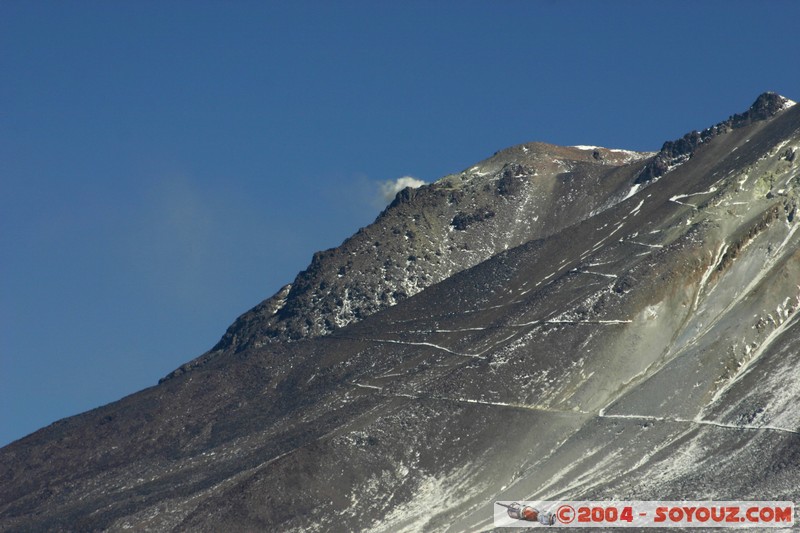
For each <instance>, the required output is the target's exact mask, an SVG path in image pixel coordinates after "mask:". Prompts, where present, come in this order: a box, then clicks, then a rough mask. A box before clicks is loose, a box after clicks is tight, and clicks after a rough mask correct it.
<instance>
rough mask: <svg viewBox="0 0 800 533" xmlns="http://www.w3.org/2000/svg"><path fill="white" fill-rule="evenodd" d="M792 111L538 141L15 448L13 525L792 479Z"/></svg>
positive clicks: (722, 489) (283, 513)
mask: <svg viewBox="0 0 800 533" xmlns="http://www.w3.org/2000/svg"><path fill="white" fill-rule="evenodd" d="M798 150H800V106H795V105H793V102H791V101H789V100H787V99H786V98H784V97H781V96H779V95H776V94H773V93H765V94H763V95H761V96H759V97H758V99H757V100H756V102H755V103H754V104H753V105H752V106H751V107H750V108H749V109H748V110H747V111H746V112H744V113H741V114H736V115H733V116H731V117H730V118H729V119H728V120H726V121H724V122H721V123H719V124H717V125H715V126H712V127H710V128H708V129H706V130H704V131H702V132H692V133H689V134H687V135H686V136H684V137H682V138H681V139H678V140H675V141H670V142H667V143H665V144H664V145H663V147H662V148H661V150H660V151H659V152H657V153H636V152H629V151H624V150H608V149H605V148H598V147H557V146H552V145H547V144H542V143H531V144H524V145H519V146H516V147H513V148H509V149H507V150H503V151H501V152H498V153H496V154H495V155H494V156H492V157H491V158H489V159H487V160H485V161H483V162H480V163H478V164H476V165H475V166H473V167H470V168H469V169H466V170H464V171H463V172H460V173H456V174H452V175H449V176H445V177H444V178H442V179H440V180H439V181H437V182H435V183H433V184H431V185H427V186H424V187H421V188H419V189H405V190H403V191H401V192H400V193H398V196H397V198H396V199H395V200H394V202H393V203H392V204H391V205H390V206H389V207H388V208H387V209H386V210H385V211H384V212H383V213H381V215H380V216H379V217H378V218H377V220H376V221H375V222H374V223H373V224H372V225H371V226H369V227H366V228H363V229H362V230H360V231H359V232H358V233H356V234H355V235H354V236H352V237H351V238H350V239H348V240H347V241H345V242H344V243H343V244H342V245H341V246H340V247H338V248H335V249H332V250H327V251H325V252H321V253H318V254H316V255H315V256H314V259H313V261H312V263H311V265H310V266H309V267H308V269H306V270H305V271H304V272H301V273H300V274H299V275H298V276H297V278H296V279H295V280H294V281H293V283H292V284H291V285H289V286H287V287H285V288H284V289H282V290H281V291H280V292H279V293H278V294H276V295H275V296H273V297H271V298H269V299H267V300H265V301H264V302H262V303H261V304H259V305H258V306H256V307H255V308H254V309H252V310H250V311H248V312H247V313H245V314H244V315H242V316H241V317H239V318H238V319H237V320H236V321H235V322H234V324H233V325H232V326H231V327H230V328H229V329H228V331H227V332H226V333H225V335H224V336H223V338H222V339H221V341H220V342H219V343H218V344H217V345H216V346H215V347H214V348H212V349H211V350H210V351H209V352H207V353H206V354H203V355H202V356H200V357H199V358H197V359H195V360H194V361H191V362H189V363H187V364H186V365H183V366H182V367H181V368H179V369H177V370H176V371H175V372H173V373H171V374H170V375H169V376H167V377H165V378H164V379H163V380H162V381H161V382H160V383H159V384H158V385H157V386H154V387H152V388H149V389H146V390H144V391H141V392H139V393H136V394H134V395H131V396H128V397H126V398H123V399H121V400H119V401H118V402H114V403H112V404H109V405H106V406H103V407H100V408H98V409H95V410H93V411H89V412H87V413H84V414H81V415H78V416H75V417H71V418H68V419H65V420H61V421H59V422H56V423H55V424H53V425H51V426H49V427H46V428H43V429H41V430H39V431H37V432H36V433H33V434H32V435H29V436H27V437H25V438H23V439H21V440H19V441H16V442H14V443H12V444H10V445H8V446H6V447H4V448H3V449H2V450H0V530H3V531H18V530H25V531H51V530H52V531H61V530H79V531H93V530H101V529H102V530H110V531H121V530H128V529H132V530H135V531H147V530H152V531H168V530H180V531H184V530H192V531H193V530H203V531H222V530H224V531H253V530H258V531H358V530H371V531H386V532H395V531H404V530H405V531H474V530H483V529H487V528H491V526H492V504H493V502H494V501H495V500H533V499H540V500H544V499H570V500H581V499H591V500H606V499H611V498H615V499H637V500H684V499H685V500H707V499H715V500H726V499H745V500H748V499H749V500H789V501H795V500H798V499H800V498H799V497H800V487H798V484H797V481H796V480H797V479H800V409H799V408H798V407H797V404H798V398H800V379H798V375H800V326H798V321H797V320H796V318H797V316H798V315H800V313H797V310H798V308H800V247H799V246H798V245H800V235H798V233H797V231H796V230H797V228H798V220H797V215H798V211H797V208H798V198H800V168H799V167H798V164H799V161H798V159H797V157H796V155H797V152H798Z"/></svg>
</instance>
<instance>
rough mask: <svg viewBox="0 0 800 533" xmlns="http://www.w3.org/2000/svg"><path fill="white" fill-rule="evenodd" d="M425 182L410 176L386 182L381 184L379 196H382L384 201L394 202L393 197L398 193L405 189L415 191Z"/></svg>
mask: <svg viewBox="0 0 800 533" xmlns="http://www.w3.org/2000/svg"><path fill="white" fill-rule="evenodd" d="M425 184H426V182H424V181H422V180H420V179H417V178H414V177H412V176H403V177H402V178H397V179H396V180H394V181H392V180H387V181H383V182H381V184H380V185H381V196H383V199H384V201H386V202H391V201H392V200H394V197H395V196H396V195H397V193H398V192H400V191H402V190H403V189H405V188H406V187H411V188H412V189H416V188H417V187H422V186H423V185H425Z"/></svg>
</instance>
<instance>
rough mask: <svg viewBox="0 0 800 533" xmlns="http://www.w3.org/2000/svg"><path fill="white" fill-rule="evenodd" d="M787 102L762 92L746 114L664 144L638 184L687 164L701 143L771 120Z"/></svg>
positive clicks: (639, 178)
mask: <svg viewBox="0 0 800 533" xmlns="http://www.w3.org/2000/svg"><path fill="white" fill-rule="evenodd" d="M787 101H788V100H787V99H786V98H784V97H783V96H780V95H779V94H775V93H770V92H767V93H763V94H761V95H760V96H759V97H758V98H756V101H755V102H753V105H751V106H750V108H749V109H748V110H747V111H745V112H744V113H737V114H735V115H732V116H731V117H729V118H728V120H725V121H724V122H720V123H719V124H717V125H715V126H711V127H710V128H706V129H705V130H703V131H702V132H696V131H693V132H690V133H687V134H686V135H684V136H683V137H681V138H680V139H677V140H675V141H667V142H665V143H664V146H662V147H661V150H660V151H659V152H658V154H656V157H655V158H654V159H653V160H652V161H651V162H650V163H649V164H648V165H647V166H646V167H645V168H644V170H643V171H642V173H641V174H640V175H639V176H638V177H637V178H636V183H647V182H648V181H651V180H653V179H656V178H659V177H661V176H663V175H664V174H665V173H667V172H668V171H669V169H670V168H671V167H673V166H675V165H679V164H681V163H684V162H685V161H687V160H688V159H689V158H690V157H691V156H692V154H693V153H694V151H695V150H697V148H698V147H699V146H700V145H701V144H702V143H704V142H708V141H709V140H711V139H713V138H714V137H716V136H717V135H720V134H722V133H725V132H727V131H729V130H731V129H736V128H742V127H744V126H748V125H750V124H752V123H754V122H758V121H762V120H767V119H769V118H770V117H772V116H774V115H775V114H777V113H778V112H780V111H781V110H782V109H783V108H784V107H785V106H786V103H787Z"/></svg>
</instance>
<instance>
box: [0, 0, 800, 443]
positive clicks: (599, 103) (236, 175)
mask: <svg viewBox="0 0 800 533" xmlns="http://www.w3.org/2000/svg"><path fill="white" fill-rule="evenodd" d="M798 20H800V2H795V1H789V0H787V1H770V2H762V1H752V2H737V1H731V0H725V1H703V2H697V1H671V2H660V1H659V2H656V1H653V2H646V1H638V0H637V1H628V2H623V1H616V2H615V1H607V2H590V1H568V0H565V1H540V2H536V1H491V2H490V1H485V2H472V1H465V0H458V1H433V0H431V1H426V2H413V1H411V2H410V1H407V0H406V1H403V2H375V1H365V2H347V1H345V2H327V1H319V2H305V1H296V0H293V1H291V2H285V1H280V2H278V1H276V2H266V1H257V2H256V1H254V2H247V1H238V2H223V1H213V2H210V1H193V2H178V1H166V2H161V1H158V2H157V1H141V2H140V1H135V2H134V1H121V2H105V1H103V2H90V1H76V2H42V1H39V2H23V1H4V2H0V445H2V444H6V443H8V442H10V441H12V440H14V439H17V438H19V437H22V436H23V435H25V434H27V433H29V432H31V431H34V430H35V429H37V428H39V427H42V426H44V425H47V424H49V423H51V422H53V421H55V420H57V419H59V418H62V417H65V416H69V415H72V414H77V413H79V412H81V411H84V410H87V409H90V408H93V407H97V406H99V405H102V404H104V403H107V402H110V401H113V400H115V399H118V398H120V397H122V396H125V395H127V394H130V393H133V392H135V391H137V390H139V389H141V388H144V387H147V386H150V385H154V384H155V383H157V381H158V379H159V378H160V377H162V376H164V375H165V374H167V373H168V372H170V371H171V370H173V369H174V368H176V367H177V366H179V365H180V364H181V363H183V362H185V361H187V360H189V359H191V358H193V357H195V356H197V355H199V354H201V353H202V352H204V351H205V350H207V349H208V348H210V347H211V346H212V345H213V344H214V343H215V342H216V341H217V340H218V339H219V338H220V336H221V335H222V334H223V333H224V331H225V328H226V327H227V326H228V325H229V324H230V323H231V322H233V320H234V319H235V318H236V316H238V315H239V314H241V313H242V312H244V311H246V310H247V309H249V308H250V307H252V306H253V305H255V304H257V303H258V302H259V301H261V300H262V299H263V298H265V297H267V296H269V295H271V294H272V293H274V292H275V291H276V290H277V289H278V288H279V287H280V286H282V285H284V284H285V283H288V282H290V281H292V279H293V278H294V276H295V274H296V273H297V272H298V271H300V270H303V269H304V268H305V267H306V266H307V264H308V262H309V261H310V259H311V255H312V253H313V252H314V251H316V250H320V249H325V248H330V247H333V246H337V245H338V244H340V243H341V241H342V240H344V239H345V238H346V237H348V236H349V235H351V234H352V233H354V232H355V231H356V230H357V229H358V228H359V227H360V226H364V225H366V224H368V223H370V222H371V221H372V220H373V219H374V217H375V216H376V215H377V214H378V212H379V211H380V209H381V207H382V205H381V202H382V200H381V198H380V188H381V183H382V182H385V181H387V180H396V179H398V178H400V177H402V176H413V177H415V178H417V179H421V180H425V181H428V182H430V181H434V180H436V179H438V178H439V177H441V176H443V175H445V174H447V173H450V172H456V171H460V170H462V169H464V168H466V167H468V166H470V165H471V164H473V163H474V162H477V161H479V160H481V159H484V158H485V157H488V156H489V155H491V154H492V153H493V152H495V151H497V150H499V149H502V148H505V147H507V146H510V145H514V144H518V143H522V142H528V141H546V142H551V143H555V144H565V145H574V144H590V145H602V146H607V147H612V148H629V149H637V150H657V149H658V148H660V146H661V144H662V143H663V142H664V141H665V140H668V139H673V138H676V137H679V136H681V135H683V134H684V133H686V132H687V131H690V130H692V129H702V128H703V127H706V126H709V125H711V124H713V123H716V122H718V121H721V120H724V119H725V118H727V117H728V116H729V115H731V114H732V113H735V112H740V111H743V110H744V109H746V108H747V106H749V105H750V103H752V101H753V100H754V99H755V98H756V96H758V94H760V93H761V92H763V91H766V90H772V91H777V92H779V93H781V94H784V95H785V96H787V97H789V98H792V99H795V100H797V99H800V69H798V68H797V59H798V53H800V37H798V32H797V24H798Z"/></svg>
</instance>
